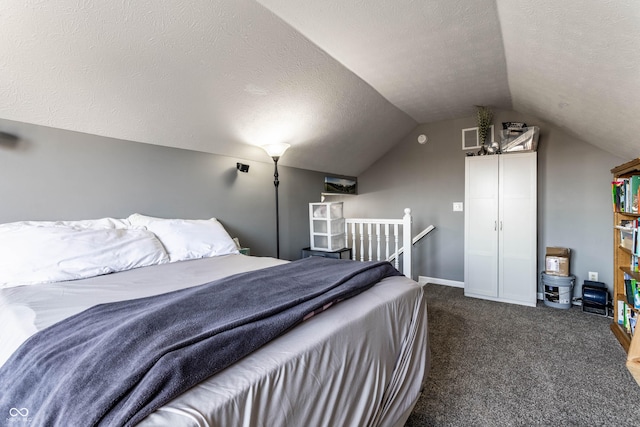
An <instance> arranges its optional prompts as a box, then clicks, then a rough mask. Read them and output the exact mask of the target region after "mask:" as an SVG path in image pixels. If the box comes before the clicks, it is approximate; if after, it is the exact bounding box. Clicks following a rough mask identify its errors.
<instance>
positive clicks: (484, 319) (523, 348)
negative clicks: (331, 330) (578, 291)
mask: <svg viewBox="0 0 640 427" xmlns="http://www.w3.org/2000/svg"><path fill="white" fill-rule="evenodd" d="M425 292H426V295H427V310H428V313H429V342H430V347H431V358H432V359H431V361H432V362H431V371H430V373H429V377H428V378H427V382H426V386H425V390H424V392H423V395H422V397H421V398H420V400H419V401H418V403H417V405H416V407H415V409H414V411H413V413H412V415H411V417H410V418H409V420H408V422H407V424H406V426H407V427H422V426H534V425H535V426H640V387H639V386H638V385H637V384H636V382H635V381H634V380H633V377H632V376H631V375H630V374H629V372H628V371H627V369H626V367H625V359H626V354H625V352H624V350H623V349H622V347H621V346H620V344H618V342H617V340H616V339H615V337H614V336H613V334H612V333H611V331H610V330H609V324H610V322H611V319H610V318H605V317H602V316H596V315H592V314H586V313H583V312H582V310H581V309H580V307H571V308H570V309H568V310H564V309H557V308H551V307H546V306H544V304H542V303H541V302H540V303H539V304H538V307H535V308H533V307H524V306H518V305H513V304H505V303H497V302H492V301H485V300H481V299H475V298H466V297H465V296H464V294H463V289H460V288H453V287H447V286H441V285H433V284H427V285H426V286H425Z"/></svg>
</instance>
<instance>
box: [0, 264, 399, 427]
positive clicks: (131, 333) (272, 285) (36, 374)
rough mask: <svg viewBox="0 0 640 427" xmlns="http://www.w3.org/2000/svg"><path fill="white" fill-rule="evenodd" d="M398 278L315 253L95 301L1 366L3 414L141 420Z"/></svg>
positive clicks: (99, 421) (47, 421)
mask: <svg viewBox="0 0 640 427" xmlns="http://www.w3.org/2000/svg"><path fill="white" fill-rule="evenodd" d="M399 274H400V273H398V271H397V270H395V269H394V268H393V267H392V266H391V265H390V264H389V263H387V262H365V263H360V262H354V261H348V260H333V259H327V258H318V257H311V258H305V259H302V260H299V261H294V262H291V263H288V264H284V265H279V266H276V267H270V268H265V269H262V270H258V271H254V272H248V273H241V274H237V275H234V276H230V277H227V278H224V279H221V280H217V281H215V282H211V283H207V284H204V285H200V286H196V287H193V288H188V289H183V290H179V291H175V292H170V293H167V294H163V295H158V296H153V297H148V298H141V299H136V300H129V301H122V302H116V303H110V304H102V305H97V306H94V307H92V308H90V309H88V310H86V311H84V312H82V313H79V314H77V315H75V316H72V317H70V318H68V319H65V320H63V321H61V322H59V323H57V324H55V325H53V326H51V327H49V328H47V329H44V330H42V331H40V332H39V333H37V334H35V335H34V336H32V337H31V338H30V339H29V340H27V341H26V342H25V343H24V344H23V345H22V346H21V347H20V348H19V349H18V350H17V351H16V352H15V353H14V354H13V355H12V357H11V358H10V359H9V360H8V361H7V362H6V363H5V364H4V365H3V366H2V367H1V368H0V413H1V414H2V417H1V418H0V420H2V421H4V419H5V418H6V419H7V420H9V421H12V425H22V424H21V422H28V425H30V426H40V425H42V426H76V425H77V426H92V425H105V426H115V425H134V424H136V423H137V422H139V421H141V420H142V419H143V418H144V417H145V416H147V415H148V414H149V413H151V412H152V411H154V410H155V409H156V408H158V407H160V406H162V405H163V404H165V403H167V402H168V401H169V400H171V399H172V398H173V397H175V396H177V395H179V394H181V393H182V392H184V391H186V390H187V389H189V388H191V387H192V386H194V385H195V384H197V383H199V382H201V381H203V380H204V379H206V378H207V377H209V376H211V375H213V374H215V373H216V372H218V371H220V370H222V369H224V368H225V367H227V366H229V365H231V364H232V363H234V362H235V361H237V360H239V359H240V358H242V357H244V356H245V355H247V354H249V353H250V352H252V351H254V350H256V349H257V348H259V347H260V346H262V345H264V344H265V343H267V342H269V341H270V340H272V339H274V338H276V337H277V336H279V335H281V334H283V333H284V332H286V331H287V330H288V329H290V328H292V327H293V326H295V325H296V324H297V323H300V322H301V321H302V320H303V318H304V317H305V316H308V315H309V314H311V313H314V312H318V311H319V310H322V309H323V307H325V306H327V305H328V304H329V303H333V302H337V301H340V300H343V299H345V298H349V297H351V296H353V295H356V294H358V293H360V292H362V291H364V290H366V289H367V288H369V287H371V286H373V285H374V284H375V283H376V282H378V281H379V280H381V279H382V278H384V277H387V276H394V275H399ZM25 414H28V415H26V416H25Z"/></svg>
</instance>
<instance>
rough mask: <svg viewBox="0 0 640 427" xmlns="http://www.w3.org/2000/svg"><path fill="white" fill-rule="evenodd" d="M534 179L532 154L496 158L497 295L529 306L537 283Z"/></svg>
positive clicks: (533, 300) (535, 193) (508, 300)
mask: <svg viewBox="0 0 640 427" xmlns="http://www.w3.org/2000/svg"><path fill="white" fill-rule="evenodd" d="M536 176H537V166H536V153H523V154H507V155H503V156H500V176H499V182H500V186H499V187H500V188H499V198H500V205H499V211H500V213H499V223H498V229H499V243H498V248H499V263H498V266H499V273H498V276H499V277H498V283H499V287H498V288H499V289H498V295H499V297H500V299H501V300H503V301H506V302H514V303H518V304H525V305H531V306H535V304H536V281H537V274H536V260H537V251H536V247H537V241H536V237H537V232H536V231H537V224H536V223H537V214H536V209H537V207H536V199H537V185H536Z"/></svg>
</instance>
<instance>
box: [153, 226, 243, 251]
mask: <svg viewBox="0 0 640 427" xmlns="http://www.w3.org/2000/svg"><path fill="white" fill-rule="evenodd" d="M146 227H147V230H149V231H152V232H153V233H154V234H155V235H156V236H157V237H158V239H160V241H161V242H162V244H163V245H164V248H165V249H166V250H167V253H169V258H170V259H171V262H175V261H184V260H188V259H195V258H207V257H212V256H219V255H228V254H238V253H239V251H238V248H237V246H236V244H235V242H234V241H233V239H232V238H231V236H229V234H228V233H227V231H226V230H225V229H224V227H223V226H222V224H220V223H219V222H218V221H217V220H216V219H215V218H211V219H159V220H154V221H149V222H148V223H147V225H146Z"/></svg>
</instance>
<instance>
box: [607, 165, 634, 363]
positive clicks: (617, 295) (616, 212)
mask: <svg viewBox="0 0 640 427" xmlns="http://www.w3.org/2000/svg"><path fill="white" fill-rule="evenodd" d="M611 173H612V174H613V180H612V203H613V323H612V324H611V331H612V332H613V334H614V335H615V337H616V338H617V339H618V341H619V342H620V344H621V345H622V347H623V348H624V349H625V351H627V352H628V351H629V345H630V344H631V334H630V333H629V331H628V328H627V327H626V326H625V324H624V323H625V322H624V316H625V315H624V310H626V311H627V313H629V314H631V315H634V316H637V317H640V310H637V309H635V308H633V304H628V302H629V301H628V299H627V292H626V286H625V278H627V279H628V280H631V279H634V280H637V282H638V284H640V272H639V271H638V268H637V267H634V266H633V265H634V260H635V261H637V257H636V254H637V249H635V246H636V240H637V238H638V234H637V224H636V225H635V226H634V225H626V224H633V223H634V221H638V220H640V213H638V211H639V209H638V208H637V206H638V205H637V203H638V202H637V200H636V202H635V203H636V207H635V208H634V207H633V200H632V198H631V196H632V195H633V194H634V193H635V197H636V198H637V195H638V190H636V189H634V190H635V191H630V190H631V187H632V185H631V181H633V180H635V179H632V178H631V177H633V176H640V158H637V159H634V160H631V161H629V162H627V163H624V164H622V165H620V166H616V167H615V168H613V169H611ZM623 180H628V181H629V184H628V185H627V186H626V187H627V191H626V192H625V194H624V196H623V199H626V200H630V203H626V206H625V203H624V202H623V201H620V200H619V197H617V196H616V195H615V194H614V193H615V184H614V183H615V182H620V181H623ZM619 193H620V192H619V191H618V194H619ZM623 224H625V225H624V226H623ZM629 239H630V240H631V242H632V243H629ZM621 309H624V310H623V311H621ZM621 322H622V324H621Z"/></svg>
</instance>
